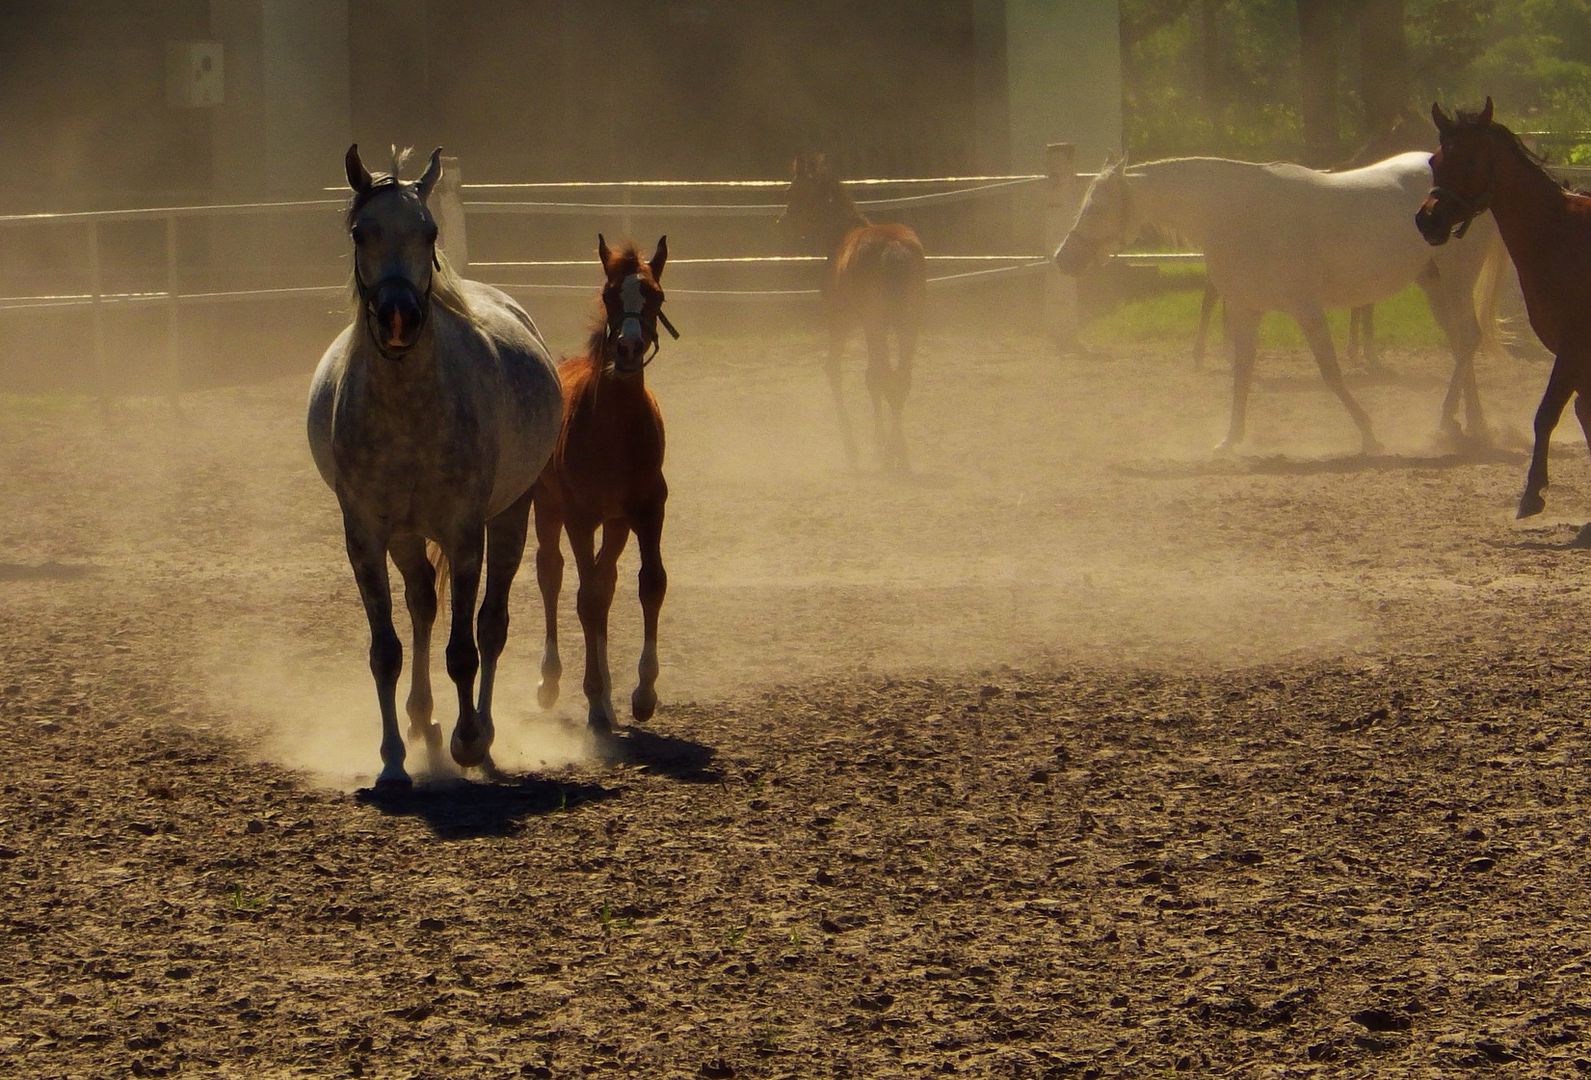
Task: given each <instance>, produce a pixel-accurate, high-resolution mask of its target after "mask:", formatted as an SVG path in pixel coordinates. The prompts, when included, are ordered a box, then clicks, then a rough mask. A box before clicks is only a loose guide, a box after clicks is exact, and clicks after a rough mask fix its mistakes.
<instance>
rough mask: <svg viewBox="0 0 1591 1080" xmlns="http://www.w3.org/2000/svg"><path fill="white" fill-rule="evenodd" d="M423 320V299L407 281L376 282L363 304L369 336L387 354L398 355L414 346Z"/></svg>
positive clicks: (411, 283) (424, 314)
mask: <svg viewBox="0 0 1591 1080" xmlns="http://www.w3.org/2000/svg"><path fill="white" fill-rule="evenodd" d="M425 316H426V305H425V298H424V297H423V296H421V295H420V290H419V289H417V288H415V287H414V283H413V282H411V281H409V280H408V279H407V278H400V277H390V278H385V279H383V280H381V281H378V282H377V283H376V284H375V286H374V287H373V288H372V289H371V290H370V294H369V298H368V299H367V300H366V302H365V318H366V320H368V322H369V323H370V333H371V336H372V337H374V338H375V340H376V344H377V345H379V346H380V347H381V351H382V352H384V353H388V354H392V353H401V352H403V351H405V350H406V349H408V348H409V347H410V346H412V345H413V344H414V343H415V340H416V339H418V338H419V336H420V331H421V329H423V328H424V326H425Z"/></svg>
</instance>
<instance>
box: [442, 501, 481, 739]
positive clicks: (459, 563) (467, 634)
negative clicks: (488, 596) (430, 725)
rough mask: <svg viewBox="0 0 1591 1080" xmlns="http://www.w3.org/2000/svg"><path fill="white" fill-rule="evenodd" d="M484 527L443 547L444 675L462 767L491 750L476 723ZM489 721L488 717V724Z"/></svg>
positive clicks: (471, 531) (475, 527)
mask: <svg viewBox="0 0 1591 1080" xmlns="http://www.w3.org/2000/svg"><path fill="white" fill-rule="evenodd" d="M484 534H485V528H484V527H483V526H480V525H476V526H473V527H471V528H469V529H468V530H467V531H466V532H465V533H464V535H463V536H461V537H459V538H457V539H455V540H454V541H453V542H452V543H451V544H448V545H444V548H445V550H446V551H447V557H448V562H449V563H450V564H451V569H452V581H451V585H452V590H453V612H452V616H453V622H452V627H451V630H450V632H449V634H448V639H447V674H448V678H450V679H452V680H453V685H454V687H455V688H456V689H457V690H458V697H459V719H458V723H457V724H456V725H455V726H454V728H453V739H452V746H451V749H452V751H453V760H454V761H456V762H458V763H459V765H461V766H463V767H464V768H466V769H468V768H473V767H474V766H476V765H480V764H482V763H484V762H485V761H486V754H487V751H489V750H490V749H491V747H492V729H491V727H490V726H487V727H482V726H481V725H480V724H479V723H477V722H476V721H477V718H476V715H475V673H476V672H477V671H479V670H480V666H481V656H480V653H479V652H478V651H477V650H476V648H475V632H474V623H475V598H476V596H477V594H478V593H479V592H480V587H481V554H482V549H483V548H484V547H485V546H486V537H485V535H484ZM489 723H490V718H488V724H489Z"/></svg>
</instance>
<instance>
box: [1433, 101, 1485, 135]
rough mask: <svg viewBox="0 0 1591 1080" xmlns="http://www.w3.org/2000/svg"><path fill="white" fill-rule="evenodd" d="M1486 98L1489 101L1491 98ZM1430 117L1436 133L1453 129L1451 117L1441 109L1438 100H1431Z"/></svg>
mask: <svg viewBox="0 0 1591 1080" xmlns="http://www.w3.org/2000/svg"><path fill="white" fill-rule="evenodd" d="M1486 100H1488V101H1490V100H1491V99H1490V98H1487V99H1486ZM1431 119H1432V120H1433V121H1434V122H1435V123H1436V130H1437V132H1438V133H1440V134H1442V135H1446V134H1447V133H1448V132H1449V131H1452V130H1453V118H1452V117H1450V116H1448V115H1447V113H1445V112H1443V111H1442V105H1441V103H1440V102H1437V101H1433V102H1431Z"/></svg>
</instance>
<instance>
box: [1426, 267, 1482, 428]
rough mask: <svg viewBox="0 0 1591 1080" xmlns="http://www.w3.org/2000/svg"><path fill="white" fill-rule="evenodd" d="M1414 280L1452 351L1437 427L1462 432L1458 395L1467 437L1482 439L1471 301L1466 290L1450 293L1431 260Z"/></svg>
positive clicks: (1477, 344) (1477, 327)
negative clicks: (1467, 430)
mask: <svg viewBox="0 0 1591 1080" xmlns="http://www.w3.org/2000/svg"><path fill="white" fill-rule="evenodd" d="M1416 283H1417V284H1418V285H1419V286H1420V290H1421V291H1422V292H1424V293H1425V301H1426V304H1427V305H1428V306H1429V307H1430V309H1431V314H1432V315H1433V316H1434V317H1435V318H1436V325H1437V326H1439V327H1441V328H1442V336H1443V337H1445V338H1446V339H1447V347H1448V349H1449V351H1451V352H1452V354H1453V373H1452V375H1451V376H1449V378H1448V381H1447V392H1446V393H1445V394H1444V395H1443V396H1442V415H1441V416H1440V418H1439V419H1438V423H1439V424H1440V426H1441V430H1442V431H1444V432H1446V433H1447V434H1448V435H1449V436H1458V435H1462V434H1463V429H1461V428H1460V427H1459V425H1458V403H1459V399H1460V397H1462V398H1463V400H1464V420H1465V424H1466V426H1467V427H1468V428H1469V437H1470V438H1471V439H1475V440H1480V441H1484V440H1485V439H1486V418H1485V417H1484V416H1483V415H1482V413H1481V394H1480V384H1479V383H1478V382H1477V381H1476V378H1475V354H1476V352H1477V351H1479V349H1480V342H1481V328H1480V322H1479V321H1478V320H1477V319H1476V317H1475V307H1474V303H1473V301H1472V300H1471V299H1470V297H1469V295H1468V293H1464V294H1461V295H1458V296H1455V295H1453V293H1452V292H1451V287H1450V286H1449V285H1448V284H1447V281H1446V279H1444V278H1442V277H1441V276H1440V274H1439V273H1438V272H1437V269H1436V267H1435V265H1434V264H1433V265H1432V266H1430V267H1429V268H1427V269H1426V271H1425V272H1424V273H1422V274H1421V275H1420V276H1419V278H1418V279H1416Z"/></svg>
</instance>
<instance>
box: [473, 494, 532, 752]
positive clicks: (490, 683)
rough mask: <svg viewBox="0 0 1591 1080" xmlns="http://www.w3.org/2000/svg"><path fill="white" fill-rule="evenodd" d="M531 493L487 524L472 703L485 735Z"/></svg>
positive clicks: (491, 726)
mask: <svg viewBox="0 0 1591 1080" xmlns="http://www.w3.org/2000/svg"><path fill="white" fill-rule="evenodd" d="M530 499H531V492H530V491H526V492H525V493H524V494H523V495H521V496H520V497H519V498H518V499H516V500H514V502H513V504H512V505H510V506H509V508H508V509H507V510H504V511H503V512H502V513H501V514H498V515H497V516H496V517H494V518H492V520H491V521H489V522H487V523H486V592H485V594H484V595H483V596H482V597H481V613H480V618H479V621H478V622H477V625H476V634H477V637H478V639H479V641H480V651H481V689H480V697H479V699H478V700H477V703H476V706H475V718H476V722H477V723H478V724H479V725H480V726H481V728H482V730H483V731H485V732H486V734H487V743H488V746H489V745H490V742H491V733H492V732H493V731H494V730H495V729H496V725H495V723H494V721H493V719H492V691H493V690H494V689H495V688H496V685H497V661H498V658H499V657H501V656H502V655H503V647H504V646H505V645H507V644H508V594H509V591H510V590H511V589H512V588H513V586H514V575H516V574H517V573H519V563H520V560H521V559H523V558H524V557H525V532H526V530H527V529H528V528H529V527H530Z"/></svg>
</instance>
